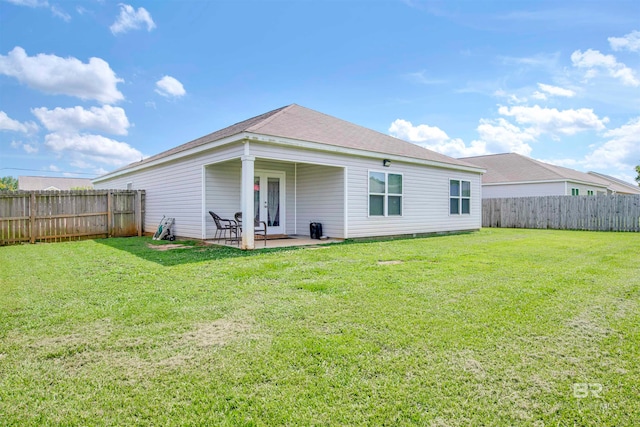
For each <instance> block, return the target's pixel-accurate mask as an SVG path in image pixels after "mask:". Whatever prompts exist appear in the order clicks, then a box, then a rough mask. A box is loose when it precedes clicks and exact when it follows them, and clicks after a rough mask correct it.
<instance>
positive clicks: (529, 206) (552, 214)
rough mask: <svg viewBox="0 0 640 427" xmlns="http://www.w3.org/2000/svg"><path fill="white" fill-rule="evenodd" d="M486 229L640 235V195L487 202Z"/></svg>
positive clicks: (524, 198) (494, 200) (483, 213)
mask: <svg viewBox="0 0 640 427" xmlns="http://www.w3.org/2000/svg"><path fill="white" fill-rule="evenodd" d="M482 226H483V227H502V228H551V229H556V230H587V231H636V232H640V195H611V196H541V197H510V198H503V199H483V200H482Z"/></svg>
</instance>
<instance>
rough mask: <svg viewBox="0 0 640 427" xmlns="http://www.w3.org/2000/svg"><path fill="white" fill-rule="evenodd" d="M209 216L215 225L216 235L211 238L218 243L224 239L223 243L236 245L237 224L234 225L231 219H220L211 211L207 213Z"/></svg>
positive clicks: (237, 240)
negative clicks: (234, 243)
mask: <svg viewBox="0 0 640 427" xmlns="http://www.w3.org/2000/svg"><path fill="white" fill-rule="evenodd" d="M209 215H211V218H213V222H215V223H216V234H215V235H214V237H213V238H214V240H218V242H219V241H220V240H221V239H222V238H224V242H225V243H227V242H231V243H233V242H236V243H237V242H239V241H240V240H239V239H238V223H236V222H235V221H234V220H232V219H225V218H221V217H220V216H219V215H216V214H215V213H214V212H213V211H209ZM227 234H228V236H227Z"/></svg>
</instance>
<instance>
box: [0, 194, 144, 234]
mask: <svg viewBox="0 0 640 427" xmlns="http://www.w3.org/2000/svg"><path fill="white" fill-rule="evenodd" d="M143 218H144V191H135V190H82V191H15V192H0V245H8V244H15V243H22V242H30V243H35V242H58V241H65V240H79V239H87V238H94V237H125V236H139V235H142V230H143V224H142V221H143Z"/></svg>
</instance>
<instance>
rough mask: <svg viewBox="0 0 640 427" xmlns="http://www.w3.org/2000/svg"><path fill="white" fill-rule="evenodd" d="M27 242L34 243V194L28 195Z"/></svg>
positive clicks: (33, 192)
mask: <svg viewBox="0 0 640 427" xmlns="http://www.w3.org/2000/svg"><path fill="white" fill-rule="evenodd" d="M29 237H30V239H29V241H30V242H31V243H35V242H36V192H35V191H32V192H31V194H29Z"/></svg>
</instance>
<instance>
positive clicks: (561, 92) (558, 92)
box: [538, 83, 576, 98]
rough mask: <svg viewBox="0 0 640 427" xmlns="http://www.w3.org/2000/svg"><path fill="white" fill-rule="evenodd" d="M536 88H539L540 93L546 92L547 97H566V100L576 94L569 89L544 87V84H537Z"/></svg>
mask: <svg viewBox="0 0 640 427" xmlns="http://www.w3.org/2000/svg"><path fill="white" fill-rule="evenodd" d="M538 87H539V88H540V90H541V91H543V92H546V93H548V94H549V95H553V96H566V97H568V98H571V97H573V96H575V94H576V93H575V92H574V91H572V90H571V89H564V88H561V87H558V86H551V85H546V84H544V83H538Z"/></svg>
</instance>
